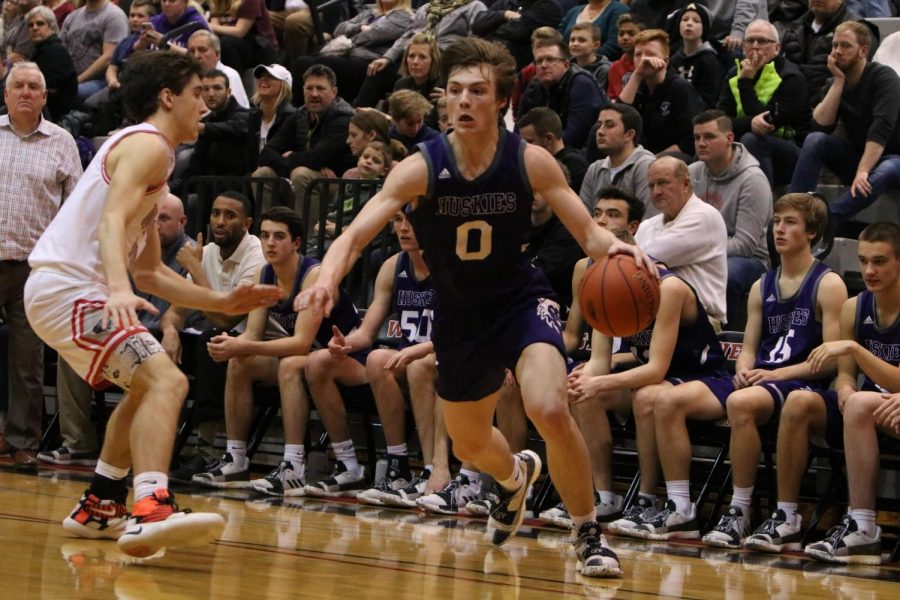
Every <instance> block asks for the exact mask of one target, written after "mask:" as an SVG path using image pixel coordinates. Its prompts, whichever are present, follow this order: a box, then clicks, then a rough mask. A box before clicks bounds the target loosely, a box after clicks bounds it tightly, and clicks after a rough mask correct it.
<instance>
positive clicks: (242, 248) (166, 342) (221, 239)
mask: <svg viewBox="0 0 900 600" xmlns="http://www.w3.org/2000/svg"><path fill="white" fill-rule="evenodd" d="M252 213H253V209H252V205H251V204H250V200H249V199H248V198H247V197H246V196H244V195H243V194H240V193H238V192H224V193H222V194H220V195H219V196H218V197H217V198H216V199H215V201H213V207H212V213H211V214H210V217H209V227H210V230H211V231H212V241H211V242H210V243H209V244H207V245H206V247H203V237H202V235H198V236H197V246H196V247H194V248H190V247H184V248H182V249H181V251H180V252H179V253H178V257H177V259H178V262H179V263H180V264H181V265H182V266H183V267H184V268H185V269H187V271H188V274H189V276H190V277H191V279H192V280H193V281H194V283H196V284H197V285H199V286H203V287H209V288H212V289H214V290H218V291H227V290H231V289H234V288H235V287H237V286H239V285H241V284H244V283H249V282H252V281H253V278H254V276H255V275H256V273H257V272H258V271H259V269H260V267H261V266H262V265H263V264H264V263H265V259H264V258H263V253H262V246H261V245H260V242H259V238H257V237H256V236H255V235H252V234H251V233H249V230H250V226H251V225H252V223H253V219H252V217H251V216H250V215H251V214H252ZM191 312H192V311H190V310H188V309H184V308H181V307H177V306H173V307H171V308H170V309H169V310H168V311H166V314H165V315H163V318H162V321H161V323H160V328H161V329H162V335H163V337H162V346H163V348H164V349H165V350H166V352H167V353H168V354H169V356H170V357H171V358H172V360H173V361H175V362H176V363H177V364H180V363H181V359H182V355H183V352H182V347H181V345H182V339H181V337H180V336H181V334H179V331H180V330H181V329H182V328H183V327H184V323H185V321H186V319H187V318H188V317H189V316H190V315H191ZM202 315H203V317H204V319H205V322H201V323H198V324H196V325H194V328H195V329H199V330H200V331H202V334H201V335H199V336H196V335H189V334H184V336H185V340H184V341H185V342H186V343H189V346H188V354H187V356H189V357H192V358H193V359H194V360H195V361H196V363H195V372H196V377H197V385H196V386H195V387H196V389H197V398H196V405H195V406H194V412H193V420H194V423H195V424H196V425H197V426H198V427H199V432H198V442H197V449H196V451H195V453H194V455H193V456H192V457H191V458H190V459H188V460H187V461H186V462H185V463H184V464H183V465H182V466H181V467H179V468H178V469H176V470H175V472H173V473H172V478H173V479H177V480H180V481H190V480H191V476H193V474H194V473H199V472H200V471H203V470H204V469H205V468H206V467H207V466H208V465H209V464H211V463H213V462H215V459H216V456H215V454H213V449H212V445H213V441H215V433H216V430H215V427H216V421H217V420H218V419H220V418H221V416H222V399H223V397H224V394H225V371H226V364H225V363H217V362H215V361H213V360H212V359H211V358H210V356H209V353H208V352H207V351H206V342H207V341H208V340H209V339H210V338H212V337H214V336H215V335H217V334H219V333H221V332H223V331H227V332H240V331H243V329H244V327H245V325H246V319H245V315H240V316H232V315H222V314H218V313H210V312H206V313H202ZM189 340H190V341H189Z"/></svg>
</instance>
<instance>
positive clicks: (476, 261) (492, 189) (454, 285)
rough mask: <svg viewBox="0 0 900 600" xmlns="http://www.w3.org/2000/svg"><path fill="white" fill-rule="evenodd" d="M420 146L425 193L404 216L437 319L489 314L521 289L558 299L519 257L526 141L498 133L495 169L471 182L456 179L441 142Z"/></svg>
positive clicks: (526, 221)
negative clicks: (424, 267) (429, 281)
mask: <svg viewBox="0 0 900 600" xmlns="http://www.w3.org/2000/svg"><path fill="white" fill-rule="evenodd" d="M418 147H419V150H420V152H421V154H422V157H423V158H424V159H425V162H426V164H427V167H428V190H427V192H426V193H425V196H424V197H422V198H420V199H419V203H418V206H417V207H416V208H415V209H414V210H411V209H409V208H408V209H407V210H408V211H409V212H408V218H409V221H410V223H412V226H413V228H414V230H415V232H416V238H417V239H418V240H419V244H420V245H421V247H422V250H423V257H424V258H425V261H426V263H428V267H429V269H430V270H431V274H432V276H433V279H434V289H435V292H436V302H435V307H436V308H437V309H438V311H439V315H438V319H440V320H443V319H449V318H451V315H453V314H455V313H457V311H465V312H466V313H468V314H472V313H473V312H476V311H485V312H488V313H491V314H494V313H496V312H497V311H501V310H503V308H504V307H505V306H506V305H508V304H510V303H512V302H514V301H515V300H516V299H518V298H520V297H521V296H522V295H523V291H524V290H528V291H531V292H533V293H531V294H530V295H532V296H534V297H546V298H553V297H555V296H554V294H553V291H552V289H551V288H550V286H549V284H548V283H547V281H546V279H545V277H544V276H543V274H542V273H541V272H540V270H539V269H536V268H535V267H533V266H532V264H531V261H530V260H529V259H528V255H527V254H525V253H524V252H522V247H523V245H524V244H525V243H526V242H527V241H528V234H529V232H530V231H531V202H532V199H533V195H532V190H531V184H530V182H529V180H528V175H527V173H526V172H525V142H524V141H522V139H521V138H520V137H519V136H517V135H515V134H513V133H509V132H507V131H505V130H500V134H499V140H498V142H497V148H496V153H495V155H494V160H493V162H492V163H491V165H490V166H489V167H488V168H487V170H486V171H485V172H484V173H482V174H481V175H479V176H478V177H476V178H475V179H473V180H467V179H465V178H464V177H463V176H462V175H461V174H460V172H459V169H458V167H457V165H456V159H455V157H454V155H453V150H452V148H451V147H450V142H449V141H448V139H447V136H446V135H441V136H440V137H437V138H434V139H431V140H428V141H427V142H423V143H421V144H419V146H418ZM475 307H478V308H477V309H476V308H475Z"/></svg>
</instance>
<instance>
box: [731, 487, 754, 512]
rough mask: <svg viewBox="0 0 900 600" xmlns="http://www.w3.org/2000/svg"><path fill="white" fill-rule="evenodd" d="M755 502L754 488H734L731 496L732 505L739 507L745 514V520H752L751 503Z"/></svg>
mask: <svg viewBox="0 0 900 600" xmlns="http://www.w3.org/2000/svg"><path fill="white" fill-rule="evenodd" d="M752 501H753V486H752V485H751V486H750V487H745V488H742V487H737V486H734V492H733V493H732V495H731V505H732V506H737V507H738V508H740V509H741V511H742V512H743V513H744V518H745V519H748V518H750V503H751V502H752Z"/></svg>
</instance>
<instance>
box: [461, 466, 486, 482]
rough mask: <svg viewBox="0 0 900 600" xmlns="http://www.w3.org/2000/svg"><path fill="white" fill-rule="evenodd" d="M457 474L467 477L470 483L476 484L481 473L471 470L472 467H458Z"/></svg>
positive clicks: (479, 479)
mask: <svg viewBox="0 0 900 600" xmlns="http://www.w3.org/2000/svg"><path fill="white" fill-rule="evenodd" d="M459 474H460V475H465V476H466V477H468V478H469V483H470V484H472V485H478V483H479V482H480V481H481V473H479V472H478V471H473V470H472V469H460V470H459Z"/></svg>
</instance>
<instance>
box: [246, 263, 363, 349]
mask: <svg viewBox="0 0 900 600" xmlns="http://www.w3.org/2000/svg"><path fill="white" fill-rule="evenodd" d="M318 264H319V261H317V260H316V259H314V258H309V257H308V256H303V257H301V259H300V264H299V265H298V266H297V275H296V276H295V277H294V285H293V286H292V287H291V293H290V295H289V296H288V298H287V300H279V301H278V303H277V304H275V305H273V306H271V307H269V318H270V319H271V320H272V321H274V322H275V323H277V324H278V325H279V326H280V327H281V328H282V329H284V331H285V333H286V334H287V335H289V336H290V335H294V326H295V325H296V324H297V313H296V311H294V298H296V297H297V294H299V293H300V288H301V287H302V286H303V280H304V279H306V275H307V274H308V273H309V270H310V269H312V268H313V267H315V266H318ZM261 282H262V283H265V284H268V285H277V283H278V278H277V277H276V276H275V269H274V268H273V267H272V265H270V264H266V266H264V267H263V270H262V278H261ZM338 294H339V298H338V301H337V302H336V303H335V305H334V308H333V309H332V310H331V315H330V316H328V317H325V318H324V319H322V323H321V324H320V325H319V330H318V331H316V339H315V341H314V342H313V348H325V347H327V346H328V342H329V341H330V340H331V336H332V331H331V326H332V325H337V328H338V329H340V330H341V332H342V333H344V334H345V335H346V334H348V333H350V332H351V331H353V330H354V329H356V328H357V327H359V323H360V319H359V313H357V312H356V307H355V306H354V305H353V301H352V300H351V299H350V296H349V294H347V292H346V291H345V290H344V288H342V287H339V288H338Z"/></svg>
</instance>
